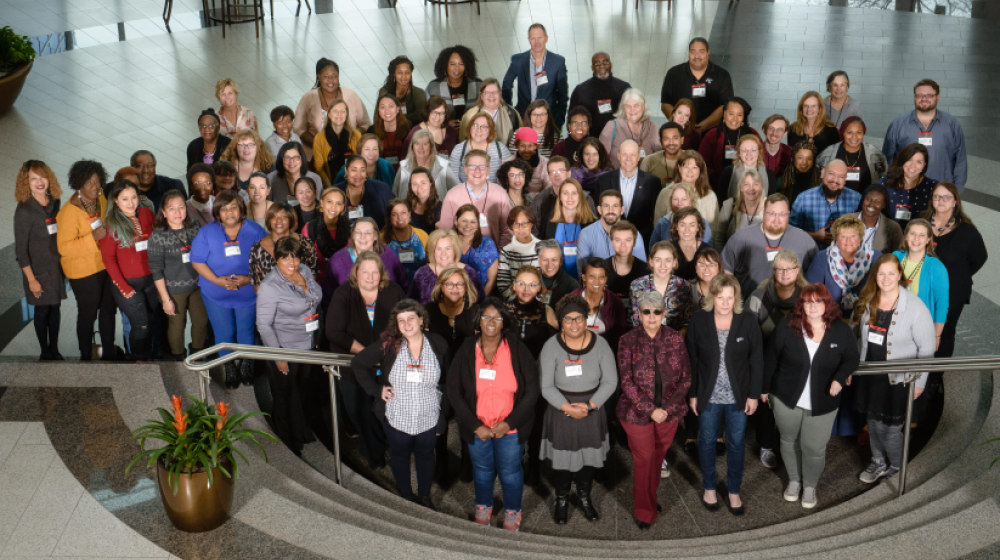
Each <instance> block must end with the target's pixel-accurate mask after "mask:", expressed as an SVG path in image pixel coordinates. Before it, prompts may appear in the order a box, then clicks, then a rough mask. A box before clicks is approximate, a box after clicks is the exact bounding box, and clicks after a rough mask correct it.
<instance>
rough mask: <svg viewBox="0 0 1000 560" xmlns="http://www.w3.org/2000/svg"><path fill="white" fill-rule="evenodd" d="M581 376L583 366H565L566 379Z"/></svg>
mask: <svg viewBox="0 0 1000 560" xmlns="http://www.w3.org/2000/svg"><path fill="white" fill-rule="evenodd" d="M581 375H583V366H581V365H579V364H577V365H572V366H566V377H580V376H581Z"/></svg>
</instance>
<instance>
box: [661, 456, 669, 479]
mask: <svg viewBox="0 0 1000 560" xmlns="http://www.w3.org/2000/svg"><path fill="white" fill-rule="evenodd" d="M660 478H670V465H668V464H667V459H666V457H664V458H663V464H662V465H660Z"/></svg>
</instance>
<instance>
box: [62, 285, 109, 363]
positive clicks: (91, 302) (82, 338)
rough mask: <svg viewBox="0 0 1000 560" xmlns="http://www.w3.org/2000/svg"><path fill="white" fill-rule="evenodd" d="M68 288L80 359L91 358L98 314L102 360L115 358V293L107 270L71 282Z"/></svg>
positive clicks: (86, 359)
mask: <svg viewBox="0 0 1000 560" xmlns="http://www.w3.org/2000/svg"><path fill="white" fill-rule="evenodd" d="M69 285H70V286H71V287H72V288H73V293H74V294H75V296H76V305H77V316H76V339H77V343H78V344H79V346H80V359H81V360H84V361H88V360H90V358H91V353H92V350H93V343H94V321H95V320H97V319H98V312H100V321H99V328H100V332H101V346H102V347H103V350H102V354H101V359H102V360H114V359H115V313H117V312H118V308H117V306H116V305H115V297H114V295H113V294H112V292H114V291H115V287H114V285H113V284H112V283H111V277H110V276H108V271H107V270H102V271H100V272H98V273H96V274H91V275H90V276H86V277H84V278H77V279H75V280H73V279H71V280H70V281H69Z"/></svg>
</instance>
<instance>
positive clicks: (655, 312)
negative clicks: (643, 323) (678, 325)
mask: <svg viewBox="0 0 1000 560" xmlns="http://www.w3.org/2000/svg"><path fill="white" fill-rule="evenodd" d="M639 313H642V314H643V315H649V314H650V313H652V314H653V315H656V316H657V317H659V316H660V315H663V310H662V309H643V310H641V311H639Z"/></svg>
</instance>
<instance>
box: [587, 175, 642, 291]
mask: <svg viewBox="0 0 1000 560" xmlns="http://www.w3.org/2000/svg"><path fill="white" fill-rule="evenodd" d="M622 208H623V206H622V193H620V192H618V191H616V190H606V191H604V192H602V193H601V196H600V200H599V201H598V203H597V214H598V215H599V216H600V217H601V219H600V220H597V221H596V222H594V223H592V224H590V225H589V226H587V227H585V228H583V231H581V232H580V237H579V238H578V239H577V241H576V263H577V268H579V269H580V272H581V273H582V272H583V263H584V262H585V261H586V260H587V258H588V257H600V258H602V259H607V258H609V257H611V256H612V255H614V254H615V251H614V247H613V245H612V244H611V226H613V225H615V224H617V223H618V220H620V219H621V218H622ZM636 235H637V238H636V240H635V246H634V247H632V256H633V257H635V258H637V259H639V260H641V261H643V262H646V243H645V242H644V241H643V240H642V234H641V233H638V234H636Z"/></svg>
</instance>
